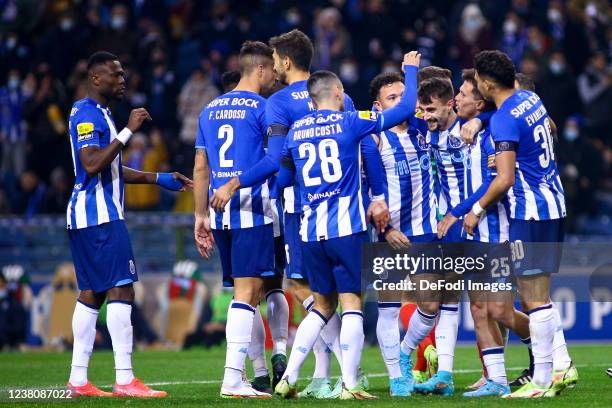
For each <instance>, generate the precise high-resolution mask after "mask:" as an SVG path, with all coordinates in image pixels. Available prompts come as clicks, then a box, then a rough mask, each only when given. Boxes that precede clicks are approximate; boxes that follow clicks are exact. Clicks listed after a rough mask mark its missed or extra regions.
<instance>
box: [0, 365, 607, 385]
mask: <svg viewBox="0 0 612 408" xmlns="http://www.w3.org/2000/svg"><path fill="white" fill-rule="evenodd" d="M611 365H612V363H607V364H576V368H585V367H610V366H611ZM524 368H525V367H507V368H506V370H507V371H521V370H523V369H524ZM453 372H454V373H458V374H474V373H481V372H482V368H468V369H460V370H454V371H453ZM366 375H367V377H368V378H379V377H386V376H387V375H388V374H387V373H372V374H366ZM332 378H337V377H332ZM308 379H310V377H300V378H299V379H298V380H308ZM146 384H147V385H149V386H153V387H159V386H165V385H194V384H200V385H207V384H208V385H211V384H217V385H220V384H221V381H219V380H192V381H160V382H151V383H150V382H147V383H146ZM112 386H113V384H105V385H100V386H99V387H104V388H110V387H112ZM64 388H65V386H58V385H51V386H44V385H42V386H37V389H64ZM15 389H32V387H5V388H0V391H8V390H15Z"/></svg>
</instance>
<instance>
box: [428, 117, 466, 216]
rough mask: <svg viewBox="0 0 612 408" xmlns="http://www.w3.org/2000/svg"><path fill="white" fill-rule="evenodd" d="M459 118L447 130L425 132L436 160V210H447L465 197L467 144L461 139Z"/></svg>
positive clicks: (443, 213) (442, 213)
mask: <svg viewBox="0 0 612 408" xmlns="http://www.w3.org/2000/svg"><path fill="white" fill-rule="evenodd" d="M460 131H461V121H460V120H459V118H457V120H456V121H455V123H453V124H452V126H451V127H450V128H449V129H447V130H442V131H435V132H430V131H428V132H427V141H428V142H429V143H430V144H431V151H432V153H433V157H434V160H435V161H436V169H437V182H438V186H437V187H438V188H437V193H438V210H439V212H440V214H441V215H445V214H446V213H447V212H448V210H449V209H450V208H452V207H454V206H456V205H457V204H459V203H460V202H461V201H462V200H463V199H465V184H464V178H465V160H466V157H467V150H468V146H467V144H466V143H465V142H464V141H463V139H461V133H460Z"/></svg>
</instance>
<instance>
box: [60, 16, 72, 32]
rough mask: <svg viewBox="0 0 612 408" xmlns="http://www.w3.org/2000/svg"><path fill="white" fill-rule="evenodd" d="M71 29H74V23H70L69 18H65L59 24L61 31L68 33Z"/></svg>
mask: <svg viewBox="0 0 612 408" xmlns="http://www.w3.org/2000/svg"><path fill="white" fill-rule="evenodd" d="M72 27H74V21H72V19H70V18H65V19H63V20H62V21H61V22H60V28H61V29H62V30H63V31H70V29H72Z"/></svg>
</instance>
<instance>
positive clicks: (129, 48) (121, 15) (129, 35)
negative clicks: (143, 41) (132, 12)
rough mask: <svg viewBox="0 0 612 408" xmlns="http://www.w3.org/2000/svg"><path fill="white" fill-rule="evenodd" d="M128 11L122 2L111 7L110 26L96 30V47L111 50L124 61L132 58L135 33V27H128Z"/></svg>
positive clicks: (135, 38) (129, 60)
mask: <svg viewBox="0 0 612 408" xmlns="http://www.w3.org/2000/svg"><path fill="white" fill-rule="evenodd" d="M128 22H129V11H128V9H127V7H126V6H124V5H123V4H116V5H115V6H113V8H112V9H111V18H110V24H109V25H110V26H109V27H108V28H106V29H103V30H100V31H98V38H97V41H96V42H95V44H96V49H98V50H105V51H108V52H111V53H113V54H115V55H117V57H119V59H120V60H121V61H122V62H124V63H127V62H131V61H133V60H134V55H136V54H135V50H136V44H137V33H136V30H135V27H133V28H130V27H128Z"/></svg>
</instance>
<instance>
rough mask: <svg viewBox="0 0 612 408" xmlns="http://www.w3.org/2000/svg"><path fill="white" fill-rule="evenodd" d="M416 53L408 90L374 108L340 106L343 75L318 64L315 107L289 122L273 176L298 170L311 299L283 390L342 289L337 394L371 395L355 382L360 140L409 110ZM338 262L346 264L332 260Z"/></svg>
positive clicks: (282, 178)
mask: <svg viewBox="0 0 612 408" xmlns="http://www.w3.org/2000/svg"><path fill="white" fill-rule="evenodd" d="M419 60H420V55H419V54H418V53H417V52H411V53H408V54H406V55H405V56H404V69H405V70H406V71H407V73H406V87H407V91H406V92H405V94H404V97H403V98H402V99H401V101H400V103H399V104H398V105H397V106H396V107H394V108H392V109H390V110H389V111H387V112H384V113H380V114H379V113H376V112H342V111H343V99H344V98H343V87H342V83H341V82H340V80H339V79H338V77H337V76H336V75H335V74H333V73H331V72H328V71H319V72H317V73H315V74H313V75H312V76H311V77H310V78H309V79H308V92H309V94H310V95H311V97H312V100H313V102H314V103H315V104H316V107H317V111H316V112H315V113H312V114H310V115H307V116H305V117H304V118H302V119H300V120H298V121H296V122H295V123H294V124H293V126H292V127H291V130H290V132H289V134H288V136H287V142H286V146H285V151H286V153H285V155H284V158H283V162H282V165H281V170H280V172H279V177H278V183H279V185H280V186H283V185H287V184H289V183H290V182H291V181H292V180H293V178H294V177H295V176H296V175H297V178H298V180H299V184H300V191H301V200H300V201H301V202H302V203H303V209H304V216H303V218H302V222H301V226H300V235H301V238H302V241H303V242H305V244H304V246H303V250H304V255H305V256H304V266H305V270H306V272H307V273H308V276H309V279H310V286H311V288H312V290H313V292H314V293H315V304H314V307H313V308H312V309H311V311H310V313H309V314H308V315H307V316H306V318H305V319H304V320H303V321H302V323H301V324H300V327H299V328H298V331H297V333H296V340H295V343H294V345H293V351H292V353H291V356H290V359H289V362H288V364H287V370H286V371H285V374H284V376H283V380H282V381H281V382H280V383H279V384H278V385H277V387H276V389H275V392H276V393H277V394H279V395H281V396H283V397H291V396H294V395H295V383H296V381H297V377H298V373H299V368H300V366H301V365H302V363H303V361H304V359H305V358H306V355H307V352H308V351H309V350H310V349H311V348H312V346H313V344H314V343H315V341H316V339H317V337H318V335H319V333H320V331H321V329H322V327H323V326H324V325H325V324H327V319H328V318H329V316H331V315H333V314H334V313H335V309H336V305H337V301H338V298H337V295H338V294H340V303H341V304H342V309H343V315H342V328H341V332H340V343H341V344H342V364H341V368H342V379H343V382H344V384H343V390H342V393H341V396H340V398H341V399H354V398H357V399H371V398H374V397H373V396H371V395H370V394H368V393H367V392H366V391H365V390H364V389H363V387H361V386H359V385H358V382H357V368H358V365H359V360H360V356H361V349H362V347H363V340H364V335H363V315H362V312H361V278H360V275H361V271H360V265H359V264H360V259H359V257H357V256H355V254H357V253H359V251H360V246H361V244H362V243H363V242H366V241H367V234H366V232H365V231H366V227H367V226H366V219H365V211H364V209H363V204H362V203H363V201H362V197H361V183H360V176H361V170H360V160H359V156H360V154H359V144H360V141H361V139H363V138H364V137H366V136H368V135H369V134H370V133H372V132H380V131H382V130H384V129H388V128H390V127H393V126H395V125H397V124H399V123H401V122H403V121H404V120H406V119H407V118H408V117H409V116H411V115H412V114H413V113H414V103H415V101H414V94H415V88H416V70H417V67H418V65H419ZM337 265H342V266H343V267H344V268H335V266H337Z"/></svg>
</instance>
